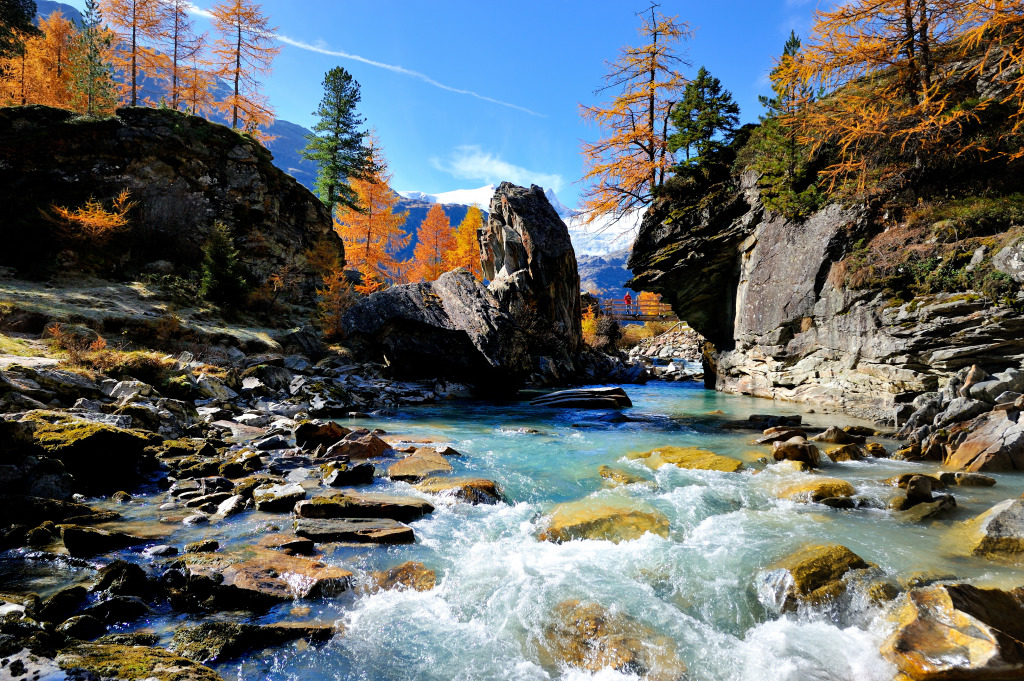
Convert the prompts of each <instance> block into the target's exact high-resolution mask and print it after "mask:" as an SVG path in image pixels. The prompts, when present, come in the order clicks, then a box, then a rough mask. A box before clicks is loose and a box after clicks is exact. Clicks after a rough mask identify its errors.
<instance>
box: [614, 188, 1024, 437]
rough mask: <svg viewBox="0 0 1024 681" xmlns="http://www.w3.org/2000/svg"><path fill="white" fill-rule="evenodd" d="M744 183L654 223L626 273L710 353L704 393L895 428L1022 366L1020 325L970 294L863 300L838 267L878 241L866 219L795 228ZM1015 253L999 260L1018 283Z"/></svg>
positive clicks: (837, 211)
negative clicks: (944, 389)
mask: <svg viewBox="0 0 1024 681" xmlns="http://www.w3.org/2000/svg"><path fill="white" fill-rule="evenodd" d="M756 182H757V177H756V176H755V175H753V174H751V173H747V174H745V175H744V176H743V177H742V178H741V180H740V182H739V186H738V187H737V188H736V189H721V188H720V189H718V190H714V191H711V192H709V193H708V194H707V195H705V196H703V197H702V198H701V199H700V201H699V202H696V204H695V205H686V206H681V205H679V203H678V202H676V203H674V202H673V201H671V200H668V199H663V200H660V201H659V202H657V203H655V204H654V205H653V206H652V207H651V209H650V210H649V211H648V213H647V216H646V217H645V219H644V222H643V225H642V226H641V230H640V233H639V236H638V237H637V240H636V243H635V244H634V247H633V254H632V256H631V258H630V261H629V263H628V266H629V268H630V269H631V270H632V271H633V274H634V279H633V280H632V281H631V282H630V284H629V286H630V287H631V288H633V289H635V290H647V291H654V292H657V293H661V294H662V295H663V296H664V300H666V301H667V302H669V303H670V304H671V305H672V306H673V309H674V310H675V312H676V313H677V314H678V315H679V317H680V318H681V319H684V320H686V321H688V322H689V323H690V324H691V326H693V328H694V329H696V330H697V331H698V332H700V333H701V334H703V335H704V336H705V337H706V338H707V339H708V340H709V341H710V342H711V343H712V344H713V345H714V347H715V352H714V353H712V355H711V362H710V363H711V364H713V366H709V367H706V369H707V370H706V371H705V380H706V381H707V382H708V383H709V386H710V387H715V388H717V389H719V390H722V391H725V392H734V393H741V394H749V395H755V396H759V397H770V398H776V399H787V400H796V401H801V402H807V403H814V404H826V405H834V406H839V407H843V408H846V409H850V410H853V411H857V412H859V413H862V414H863V415H866V416H870V417H873V418H876V419H879V420H882V421H885V420H893V419H897V420H899V421H900V422H902V420H905V418H906V417H907V416H908V415H909V414H910V413H912V412H913V411H914V408H913V407H911V406H910V405H909V402H911V401H912V400H913V399H914V397H915V396H917V395H919V394H922V393H926V392H929V391H935V390H937V389H938V388H939V387H940V385H944V384H945V383H946V382H947V381H948V380H949V378H950V377H951V376H952V375H954V374H955V373H956V372H957V371H959V370H961V369H962V368H964V367H969V366H971V365H973V364H978V365H980V366H983V367H985V368H986V369H988V370H989V371H991V372H995V371H1000V370H1003V369H1007V368H1009V367H1016V366H1019V365H1020V363H1021V359H1022V358H1024V316H1022V315H1021V314H1020V313H1019V312H1016V311H1014V309H1013V307H1012V306H1005V305H993V304H992V303H991V302H990V301H989V300H988V299H986V297H985V296H983V295H978V294H975V293H939V294H935V295H926V296H917V297H915V298H914V299H913V300H910V301H908V302H904V301H901V300H893V299H892V297H891V295H888V294H886V293H885V292H884V291H883V290H878V289H873V288H871V287H869V286H868V287H864V288H858V289H854V288H852V287H851V286H849V285H848V282H847V278H846V277H845V270H844V263H843V258H844V257H845V256H847V255H849V254H850V253H851V252H852V251H853V250H854V248H855V246H854V244H856V243H857V241H858V240H860V239H862V238H863V237H864V236H865V235H866V234H869V233H871V232H872V231H876V232H877V231H880V230H878V229H877V228H876V227H877V223H875V224H873V222H872V221H877V217H876V216H874V215H873V214H872V213H871V211H869V210H868V209H865V208H864V207H862V206H856V205H855V206H843V205H839V204H831V205H828V206H826V207H824V208H823V209H821V210H819V211H817V212H815V213H813V214H812V215H810V216H809V217H808V218H806V219H804V220H799V221H793V220H787V219H785V218H782V217H780V216H777V215H774V214H772V213H769V212H766V210H765V209H764V206H763V205H762V204H761V201H760V198H759V193H758V190H757V186H756ZM1014 248H1018V247H1012V248H1007V249H1004V250H1002V251H1000V252H999V253H997V254H996V257H995V258H993V259H992V262H993V265H994V266H996V267H998V266H999V262H1000V260H1001V259H1002V260H1005V261H1006V263H1007V264H1006V270H1007V271H1008V273H1009V274H1010V275H1011V276H1012V275H1013V274H1015V273H1016V270H1015V269H1014V268H1015V266H1016V265H1017V264H1019V263H1018V262H1017V261H1018V260H1019V254H1018V253H1017V251H1016V250H1013V249H1014Z"/></svg>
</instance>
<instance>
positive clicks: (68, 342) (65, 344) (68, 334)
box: [43, 323, 107, 366]
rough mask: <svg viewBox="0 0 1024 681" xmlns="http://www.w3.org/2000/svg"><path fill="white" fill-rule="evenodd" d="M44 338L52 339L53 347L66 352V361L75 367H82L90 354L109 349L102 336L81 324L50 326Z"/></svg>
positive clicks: (44, 333) (45, 331)
mask: <svg viewBox="0 0 1024 681" xmlns="http://www.w3.org/2000/svg"><path fill="white" fill-rule="evenodd" d="M43 337H44V338H49V339H51V340H52V341H53V346H54V347H55V348H57V349H58V350H61V351H63V352H64V356H65V361H66V362H67V363H68V364H72V365H75V366H80V365H81V364H82V363H83V360H84V359H85V357H86V355H87V354H88V353H90V352H98V351H100V350H103V349H104V348H106V347H107V341H105V340H104V339H103V337H102V336H100V335H99V334H98V333H96V332H95V331H93V330H92V329H90V328H89V327H87V326H81V325H79V324H61V323H56V324H50V325H49V326H48V327H46V329H45V330H44V332H43Z"/></svg>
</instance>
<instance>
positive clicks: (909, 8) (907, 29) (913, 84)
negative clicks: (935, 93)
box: [903, 0, 919, 106]
mask: <svg viewBox="0 0 1024 681" xmlns="http://www.w3.org/2000/svg"><path fill="white" fill-rule="evenodd" d="M912 1H913V0H903V23H904V36H903V40H904V47H903V50H904V52H906V55H907V68H908V69H909V70H910V75H909V76H908V77H907V85H906V87H907V94H908V95H909V96H910V101H911V103H912V104H913V105H914V106H917V105H918V103H919V100H918V97H917V80H918V68H917V50H916V49H915V44H916V42H917V30H916V28H915V26H914V7H913V5H912Z"/></svg>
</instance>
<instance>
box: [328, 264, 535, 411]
mask: <svg viewBox="0 0 1024 681" xmlns="http://www.w3.org/2000/svg"><path fill="white" fill-rule="evenodd" d="M342 323H343V325H344V326H345V328H346V329H349V339H350V340H351V341H353V342H354V343H358V344H362V346H363V347H364V348H365V349H366V350H367V351H368V352H370V353H371V354H377V355H378V356H379V359H380V360H382V361H384V362H385V363H386V364H389V365H390V366H391V368H392V370H394V371H395V372H396V373H398V374H400V375H402V376H405V377H410V378H411V377H428V378H448V379H453V380H458V381H464V382H467V383H471V384H473V385H475V386H477V387H478V388H479V389H483V390H487V391H493V392H508V391H514V390H516V389H518V387H519V385H520V383H521V381H522V378H523V377H524V376H525V375H526V373H527V371H528V370H529V357H528V355H527V352H526V344H525V339H524V338H523V335H522V333H521V332H520V331H519V329H518V327H517V326H516V324H515V322H514V321H513V320H512V318H511V317H510V316H509V315H508V314H507V313H505V312H503V311H502V310H501V309H500V308H499V306H498V301H497V300H496V299H495V297H494V296H493V295H492V294H491V293H490V291H488V290H487V288H486V287H484V285H483V284H481V283H480V282H479V281H477V280H476V279H475V278H474V277H473V276H472V275H471V274H470V273H469V272H466V271H465V270H455V271H454V272H447V273H446V274H443V275H441V277H440V278H439V279H438V280H437V281H433V282H429V283H423V284H403V285H401V286H393V287H391V288H390V289H387V290H385V291H380V292H378V293H374V294H373V295H371V296H369V297H367V298H365V299H363V300H362V301H360V302H359V303H358V304H357V305H356V306H355V307H353V308H352V309H351V310H349V311H348V312H347V313H346V314H345V316H344V319H343V322H342Z"/></svg>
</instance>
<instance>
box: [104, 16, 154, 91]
mask: <svg viewBox="0 0 1024 681" xmlns="http://www.w3.org/2000/svg"><path fill="white" fill-rule="evenodd" d="M161 5H162V2H161V1H160V0H102V5H101V9H102V11H103V16H104V17H106V19H107V22H108V24H109V26H110V28H111V30H112V31H113V33H114V37H115V39H116V41H117V43H118V45H117V48H116V49H115V50H114V51H113V52H112V54H111V56H112V62H113V66H114V68H115V69H116V70H118V71H119V72H121V74H122V83H121V85H120V89H121V91H122V94H123V95H125V96H126V99H127V103H128V105H129V106H137V105H138V103H139V75H140V71H146V72H150V73H152V72H153V71H155V67H156V63H157V61H156V59H155V55H154V51H153V46H154V45H155V44H156V42H157V40H158V39H159V38H160V37H161V35H162V34H163V31H164V28H165V19H166V13H165V11H164V8H163V7H162V6H161Z"/></svg>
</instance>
